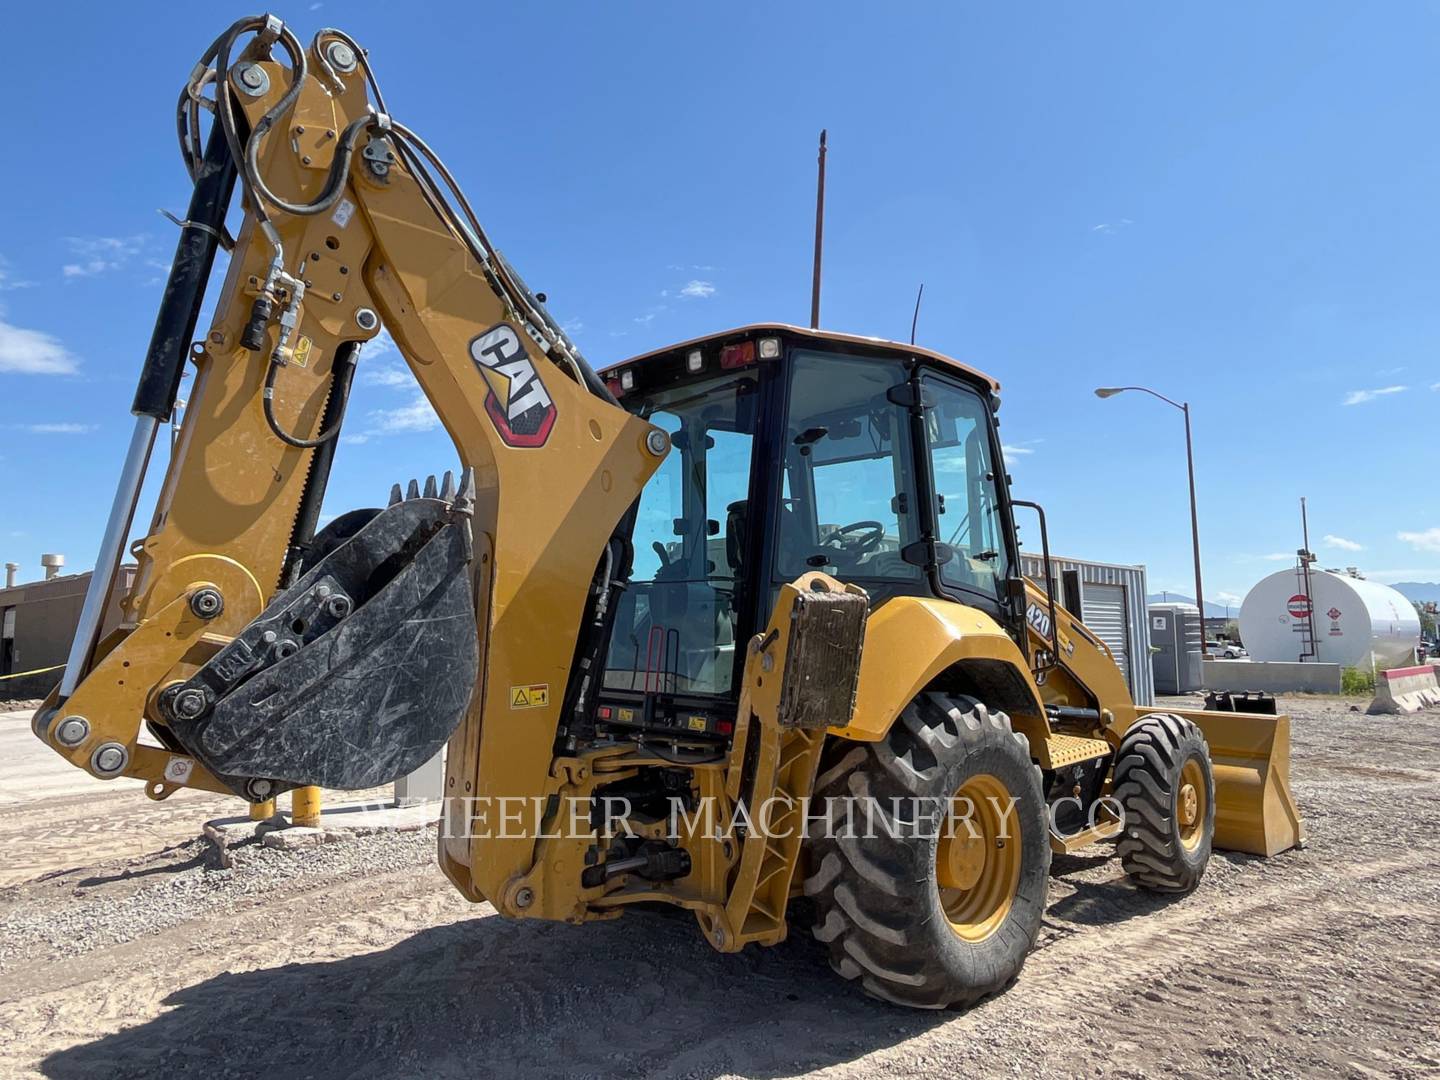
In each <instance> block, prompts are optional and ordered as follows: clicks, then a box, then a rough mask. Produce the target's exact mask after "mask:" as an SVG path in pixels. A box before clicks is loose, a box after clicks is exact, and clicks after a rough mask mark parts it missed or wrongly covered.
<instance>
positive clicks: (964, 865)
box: [935, 773, 1022, 942]
mask: <svg viewBox="0 0 1440 1080" xmlns="http://www.w3.org/2000/svg"><path fill="white" fill-rule="evenodd" d="M1021 851H1022V840H1021V837H1020V830H1019V819H1018V818H1017V817H1016V815H1015V812H1014V805H1013V804H1012V803H1011V795H1010V791H1009V789H1008V788H1006V786H1005V785H1004V784H1003V783H1002V782H1001V781H1000V780H999V779H998V778H997V777H995V776H992V775H990V774H989V773H981V774H979V775H977V776H972V777H969V778H968V779H966V780H965V782H964V783H963V784H961V785H960V788H959V790H958V791H956V792H955V794H954V796H952V798H951V809H950V816H949V819H948V820H947V821H946V823H945V828H944V831H943V832H942V833H941V836H940V842H939V843H938V844H937V845H936V848H935V881H936V885H937V887H938V889H939V892H940V906H941V908H943V909H944V911H945V919H946V921H947V922H949V924H950V929H951V930H952V931H954V933H955V934H956V936H957V937H960V938H962V939H963V940H965V941H969V942H979V941H984V940H985V939H986V938H988V937H990V936H991V935H992V934H994V933H995V932H996V931H997V930H999V929H1000V927H1001V925H1002V924H1003V923H1004V922H1005V919H1006V917H1007V916H1008V915H1009V914H1010V909H1011V907H1013V906H1014V903H1015V893H1016V890H1017V888H1018V887H1019V883H1020V862H1021Z"/></svg>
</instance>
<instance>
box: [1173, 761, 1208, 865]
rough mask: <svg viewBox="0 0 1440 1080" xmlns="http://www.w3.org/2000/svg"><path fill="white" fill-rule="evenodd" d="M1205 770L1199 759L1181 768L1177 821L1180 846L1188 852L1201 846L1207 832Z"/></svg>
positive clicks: (1176, 800)
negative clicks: (1202, 838)
mask: <svg viewBox="0 0 1440 1080" xmlns="http://www.w3.org/2000/svg"><path fill="white" fill-rule="evenodd" d="M1205 816H1206V806H1205V770H1204V769H1202V768H1201V767H1200V761H1199V759H1198V758H1193V757H1192V758H1190V759H1189V760H1188V761H1186V762H1185V764H1184V765H1183V766H1181V768H1180V788H1179V790H1178V791H1176V793H1175V820H1176V821H1177V822H1178V823H1179V825H1180V844H1181V846H1182V847H1184V848H1185V850H1186V851H1194V850H1195V849H1196V848H1197V847H1199V846H1200V839H1201V837H1202V836H1203V835H1204V832H1205Z"/></svg>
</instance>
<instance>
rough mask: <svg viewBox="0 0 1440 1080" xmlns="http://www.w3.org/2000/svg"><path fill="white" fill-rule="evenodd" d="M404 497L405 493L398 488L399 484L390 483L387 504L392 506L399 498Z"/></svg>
mask: <svg viewBox="0 0 1440 1080" xmlns="http://www.w3.org/2000/svg"><path fill="white" fill-rule="evenodd" d="M404 497H405V495H404V493H403V492H402V491H401V490H400V485H399V484H391V485H390V503H389V505H391V506H394V505H395V504H396V503H398V502H399V501H400V500H401V499H403V498H404Z"/></svg>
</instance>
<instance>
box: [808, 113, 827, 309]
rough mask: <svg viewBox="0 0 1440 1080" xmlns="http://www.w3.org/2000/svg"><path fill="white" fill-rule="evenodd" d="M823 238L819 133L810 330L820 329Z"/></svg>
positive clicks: (822, 150) (822, 154)
mask: <svg viewBox="0 0 1440 1080" xmlns="http://www.w3.org/2000/svg"><path fill="white" fill-rule="evenodd" d="M824 238H825V132H824V131H823V130H822V131H821V132H820V174H819V177H818V178H817V179H816V181H815V270H814V274H813V275H812V277H811V279H810V329H812V330H818V329H819V328H820V249H821V244H822V241H823V240H824Z"/></svg>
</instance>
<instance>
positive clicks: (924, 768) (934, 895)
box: [805, 693, 1050, 1009]
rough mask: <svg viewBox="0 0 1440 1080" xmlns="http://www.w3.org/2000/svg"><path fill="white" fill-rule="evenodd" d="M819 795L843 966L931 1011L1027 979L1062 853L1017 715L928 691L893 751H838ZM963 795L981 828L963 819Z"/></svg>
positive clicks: (887, 995)
mask: <svg viewBox="0 0 1440 1080" xmlns="http://www.w3.org/2000/svg"><path fill="white" fill-rule="evenodd" d="M815 799H816V802H817V804H818V807H817V809H816V810H815V811H814V812H813V813H814V814H815V815H816V817H817V818H818V820H819V821H820V823H821V824H820V825H819V827H818V828H816V829H815V830H814V832H813V834H812V837H811V841H810V844H811V846H810V866H811V873H810V876H809V878H808V879H807V880H806V882H805V894H806V895H807V896H808V897H809V898H810V899H811V900H813V901H814V903H815V905H816V908H817V914H818V919H817V922H816V924H815V926H814V927H813V928H812V933H814V935H815V936H816V937H817V938H818V939H819V940H820V941H822V942H824V943H825V944H826V945H827V946H828V948H829V950H830V964H831V967H833V968H834V969H835V970H836V971H837V972H838V973H839V974H840V975H842V976H843V977H845V978H847V979H852V980H857V981H858V982H859V983H860V985H861V986H862V987H863V988H864V989H865V991H866V992H867V993H869V994H871V995H873V996H875V997H878V998H882V999H884V1000H886V1001H890V1002H893V1003H895V1004H898V1005H906V1006H910V1007H914V1008H927V1009H939V1008H963V1007H966V1006H969V1005H972V1004H974V1003H975V1002H977V1001H979V1000H981V999H982V998H985V997H987V996H989V995H991V994H994V993H996V992H998V991H1000V990H1003V989H1004V988H1005V987H1007V986H1008V985H1009V984H1010V983H1011V982H1013V981H1014V979H1015V977H1016V976H1017V975H1018V974H1019V973H1020V968H1021V966H1022V965H1023V964H1024V962H1025V956H1026V954H1027V953H1028V952H1029V951H1030V948H1031V947H1032V946H1033V945H1034V943H1035V938H1036V936H1037V935H1038V934H1039V931H1040V920H1041V916H1042V915H1043V914H1044V910H1045V893H1046V888H1047V884H1048V877H1049V872H1050V844H1049V832H1048V829H1047V827H1046V825H1047V818H1046V812H1045V804H1044V800H1043V797H1042V793H1041V787H1040V771H1039V769H1037V768H1036V767H1035V765H1034V764H1033V763H1032V762H1031V760H1030V751H1029V747H1028V745H1027V744H1026V742H1025V739H1024V737H1023V736H1020V735H1016V734H1015V733H1014V732H1013V731H1011V729H1010V721H1009V718H1008V717H1006V715H1005V714H1004V713H1002V712H992V711H990V710H988V709H986V707H985V706H984V705H982V704H981V703H980V702H978V701H975V700H974V699H972V698H967V697H959V696H950V695H946V694H938V693H926V694H922V695H920V697H918V698H916V700H915V701H913V702H912V703H911V704H910V705H909V706H908V707H907V708H906V709H905V711H904V712H902V713H901V714H900V716H899V717H898V718H897V719H896V721H895V723H894V724H893V725H892V727H891V731H890V734H889V736H888V737H887V738H886V739H885V740H884V741H883V742H877V743H847V742H838V743H836V744H834V746H832V747H831V748H830V749H829V751H828V752H827V759H826V761H825V762H824V764H823V765H822V767H821V775H820V777H819V779H818V780H817V782H816V786H815ZM957 799H969V800H971V807H972V808H973V814H971V815H969V820H970V821H971V822H972V823H973V828H972V827H969V826H967V825H966V822H965V820H964V817H963V816H962V817H961V819H960V820H954V821H952V820H951V814H952V808H953V811H954V813H955V814H959V815H963V814H964V810H965V808H966V807H965V804H963V803H960V804H957V803H956V801H955V800H957ZM1012 799H1013V800H1014V802H1013V803H1011V802H1010V801H1009V800H1012ZM892 800H899V801H898V802H892ZM846 808H848V809H849V812H848V813H847V809H846ZM867 811H869V815H868V820H867Z"/></svg>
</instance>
